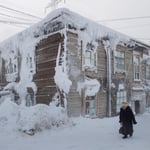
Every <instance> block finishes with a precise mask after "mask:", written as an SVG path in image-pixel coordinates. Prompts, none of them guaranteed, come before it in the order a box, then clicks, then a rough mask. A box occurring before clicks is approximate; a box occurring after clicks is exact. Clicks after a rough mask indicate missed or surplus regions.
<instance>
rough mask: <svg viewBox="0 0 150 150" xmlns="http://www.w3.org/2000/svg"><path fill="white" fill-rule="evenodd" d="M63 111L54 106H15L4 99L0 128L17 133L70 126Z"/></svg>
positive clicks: (0, 109)
mask: <svg viewBox="0 0 150 150" xmlns="http://www.w3.org/2000/svg"><path fill="white" fill-rule="evenodd" d="M71 123H72V122H71V121H70V119H69V118H68V117H67V114H66V112H65V109H64V108H62V107H56V106H55V105H54V104H51V105H49V106H48V105H45V104H37V105H35V106H31V107H25V106H22V105H17V104H15V103H14V102H12V101H11V100H10V99H6V100H5V101H4V102H3V103H2V104H1V105H0V126H3V127H4V126H8V127H10V128H11V129H17V130H19V131H23V132H27V133H28V131H31V130H32V131H34V132H36V131H41V130H44V129H52V128H57V127H61V126H67V125H70V124H71Z"/></svg>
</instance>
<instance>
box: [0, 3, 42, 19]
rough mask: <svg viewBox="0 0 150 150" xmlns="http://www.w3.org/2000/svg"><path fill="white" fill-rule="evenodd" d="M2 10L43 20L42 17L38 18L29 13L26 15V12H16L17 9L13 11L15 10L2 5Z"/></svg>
mask: <svg viewBox="0 0 150 150" xmlns="http://www.w3.org/2000/svg"><path fill="white" fill-rule="evenodd" d="M0 7H1V8H4V9H7V10H11V11H14V12H17V13H20V14H23V15H26V16H30V17H33V18H36V19H41V18H40V17H37V16H35V15H31V14H29V13H26V12H23V11H20V10H16V9H13V8H9V7H6V6H4V5H0Z"/></svg>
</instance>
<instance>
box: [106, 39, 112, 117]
mask: <svg viewBox="0 0 150 150" xmlns="http://www.w3.org/2000/svg"><path fill="white" fill-rule="evenodd" d="M104 47H105V50H106V55H107V91H108V95H107V104H108V117H111V70H112V69H111V49H110V43H109V41H108V40H106V41H104Z"/></svg>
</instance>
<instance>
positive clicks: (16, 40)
mask: <svg viewBox="0 0 150 150" xmlns="http://www.w3.org/2000/svg"><path fill="white" fill-rule="evenodd" d="M64 29H65V32H66V30H67V31H71V32H75V33H77V34H78V40H79V41H81V40H82V41H83V54H84V55H85V57H86V58H85V63H84V64H83V70H84V69H90V70H93V71H96V70H97V66H96V64H97V47H98V44H97V40H102V39H104V37H108V39H109V42H110V46H111V49H114V48H115V46H116V44H117V43H118V42H120V41H124V42H126V41H129V37H127V36H124V35H123V34H120V33H118V32H116V31H113V30H111V29H109V28H107V27H104V26H102V25H100V24H98V23H96V22H92V21H91V20H89V19H87V18H85V17H82V16H80V15H78V14H76V13H73V12H71V11H69V10H68V9H57V10H55V11H53V12H52V13H50V14H49V15H48V16H47V17H46V18H45V19H43V20H42V21H41V22H39V23H38V24H35V25H34V26H32V27H30V28H29V29H27V30H25V31H23V32H21V33H19V34H17V35H16V36H14V37H12V38H10V39H8V40H6V41H4V42H3V43H1V44H0V51H1V52H2V54H1V57H2V58H3V59H4V60H5V61H6V64H5V69H6V70H7V73H6V79H7V82H16V85H15V87H14V89H16V91H17V92H18V94H19V95H20V97H21V99H25V97H26V94H27V88H28V87H31V88H32V89H33V91H34V93H36V91H37V89H36V85H35V84H34V83H33V82H32V80H33V75H34V74H35V73H36V71H35V62H34V59H35V47H36V45H37V44H38V43H39V42H40V41H41V40H42V39H44V38H47V37H48V36H50V35H51V34H54V33H56V32H60V33H62V31H63V30H64ZM63 34H64V33H63ZM59 49H60V47H59ZM10 53H11V55H10ZM8 56H9V57H8ZM60 60H63V62H62V63H61V65H60V64H59V62H60ZM18 76H19V78H18ZM54 79H55V83H56V84H57V86H58V87H59V89H60V90H61V91H63V92H65V93H68V92H69V89H70V86H71V84H72V83H71V81H70V80H69V78H68V74H67V62H66V37H65V43H64V52H63V53H61V54H60V53H59V52H58V56H57V63H56V68H55V76H54ZM97 85H98V84H97Z"/></svg>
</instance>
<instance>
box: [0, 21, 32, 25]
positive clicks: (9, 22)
mask: <svg viewBox="0 0 150 150" xmlns="http://www.w3.org/2000/svg"><path fill="white" fill-rule="evenodd" d="M0 23H5V24H20V25H32V24H33V23H28V22H19V21H9V20H8V21H7V20H0Z"/></svg>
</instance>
